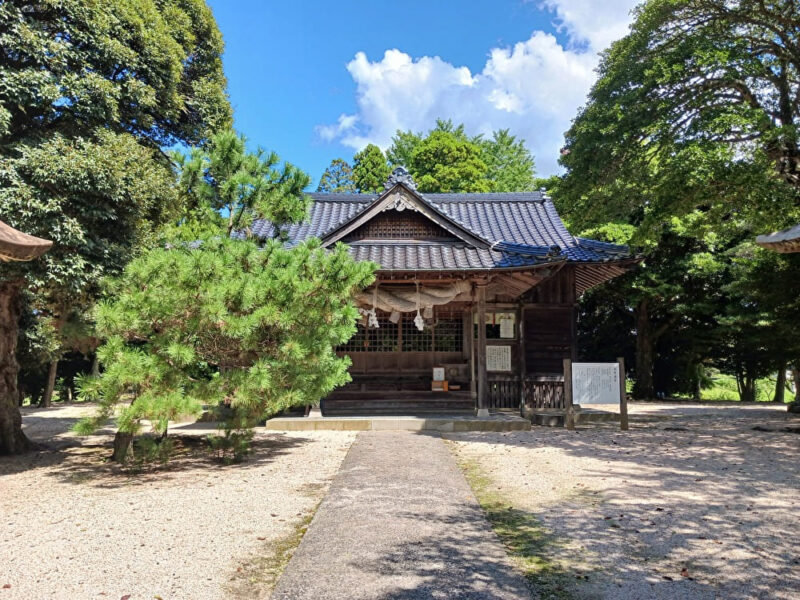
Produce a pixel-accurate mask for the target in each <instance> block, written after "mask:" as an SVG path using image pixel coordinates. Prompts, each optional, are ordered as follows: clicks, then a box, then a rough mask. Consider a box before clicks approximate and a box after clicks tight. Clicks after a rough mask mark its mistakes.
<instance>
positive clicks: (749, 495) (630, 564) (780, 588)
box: [446, 405, 800, 600]
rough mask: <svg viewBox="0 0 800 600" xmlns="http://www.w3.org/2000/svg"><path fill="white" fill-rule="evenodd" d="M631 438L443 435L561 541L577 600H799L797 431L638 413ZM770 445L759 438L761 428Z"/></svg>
mask: <svg viewBox="0 0 800 600" xmlns="http://www.w3.org/2000/svg"><path fill="white" fill-rule="evenodd" d="M631 412H632V414H635V415H637V417H638V418H645V417H646V415H648V414H651V415H660V416H662V417H663V416H665V415H667V416H669V417H670V418H669V419H668V420H656V421H652V422H650V423H647V422H639V420H638V418H637V421H634V422H633V424H632V428H631V431H629V432H627V433H625V432H620V431H619V430H618V429H617V428H614V427H613V426H598V425H592V426H587V427H583V428H581V429H579V430H578V431H576V432H568V431H566V430H563V429H547V428H535V429H534V430H533V431H530V432H512V433H463V434H447V435H446V437H447V438H448V439H450V440H452V441H453V444H452V446H453V450H454V452H456V453H457V454H458V455H459V458H460V459H462V460H466V461H469V462H472V463H474V464H477V465H478V466H479V467H480V469H481V470H482V471H483V472H484V473H485V474H486V475H488V476H489V477H490V480H491V481H492V482H493V483H494V484H495V485H496V486H497V491H498V493H500V494H502V495H503V497H504V498H506V499H508V501H509V504H513V505H514V507H515V508H516V509H520V510H525V511H530V512H531V513H532V514H534V515H536V517H537V518H538V519H539V520H540V522H541V523H542V524H543V526H544V527H545V528H546V530H549V531H550V532H551V533H552V534H553V537H552V540H551V543H550V544H549V546H548V550H547V555H548V558H549V559H551V560H552V561H553V562H554V564H556V565H558V568H557V569H556V570H557V571H560V576H561V579H562V580H563V582H564V587H565V592H566V593H567V597H570V598H587V599H588V598H602V599H632V600H633V599H637V600H639V599H644V598H647V599H655V600H661V599H673V598H674V599H678V598H681V599H706V598H708V599H709V600H710V599H715V598H716V599H721V598H725V599H726V600H736V599H745V598H747V599H751V598H764V599H770V600H796V599H797V598H798V597H799V596H798V594H800V547H798V545H797V499H798V497H799V494H800V460H798V457H799V456H800V435H797V434H796V433H785V432H782V431H781V429H783V428H784V427H787V426H797V425H800V422H798V419H797V418H796V417H791V416H790V415H788V414H787V413H786V412H785V408H784V407H764V408H752V407H750V408H746V409H744V410H743V409H742V408H738V407H730V406H723V407H714V406H698V405H696V406H685V405H683V406H674V405H673V406H667V405H661V406H655V405H643V406H635V407H633V408H632V411H631ZM754 426H759V427H766V428H768V429H773V430H774V431H754V430H753V427H754Z"/></svg>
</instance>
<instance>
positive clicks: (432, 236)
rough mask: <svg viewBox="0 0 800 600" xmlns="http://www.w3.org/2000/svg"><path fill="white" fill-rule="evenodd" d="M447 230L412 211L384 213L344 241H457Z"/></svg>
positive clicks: (346, 237)
mask: <svg viewBox="0 0 800 600" xmlns="http://www.w3.org/2000/svg"><path fill="white" fill-rule="evenodd" d="M455 239H456V238H455V237H454V236H453V235H452V234H451V233H449V232H448V231H447V230H445V229H444V228H442V227H441V226H439V225H437V224H436V223H434V222H433V221H430V220H429V219H428V218H427V217H425V216H423V215H421V214H419V213H417V212H414V211H411V210H404V211H403V212H398V211H396V210H390V211H387V212H383V213H381V214H379V215H377V216H376V217H374V218H373V219H371V220H370V221H368V222H366V223H364V224H363V225H362V226H361V227H359V228H358V229H356V230H355V231H353V232H352V233H350V234H349V235H347V236H345V237H344V239H343V241H345V242H355V241H358V240H455Z"/></svg>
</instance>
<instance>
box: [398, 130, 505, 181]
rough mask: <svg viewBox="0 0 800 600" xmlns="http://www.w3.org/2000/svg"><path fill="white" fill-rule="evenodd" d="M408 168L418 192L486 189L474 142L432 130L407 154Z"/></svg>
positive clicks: (484, 164)
mask: <svg viewBox="0 0 800 600" xmlns="http://www.w3.org/2000/svg"><path fill="white" fill-rule="evenodd" d="M409 170H410V172H411V174H412V176H413V177H414V180H415V181H416V183H417V188H418V189H419V190H420V191H421V192H433V193H435V192H488V191H489V190H490V189H491V188H490V185H489V182H488V181H487V179H486V172H487V167H486V163H485V162H483V160H482V158H481V149H480V146H478V145H477V144H475V143H473V142H470V141H468V140H464V139H460V138H459V137H458V136H457V135H456V134H454V133H450V132H446V131H433V132H431V134H430V135H429V136H428V137H426V138H425V139H424V140H422V142H420V143H419V145H418V146H417V147H416V148H414V151H413V152H412V154H411V164H410V165H409Z"/></svg>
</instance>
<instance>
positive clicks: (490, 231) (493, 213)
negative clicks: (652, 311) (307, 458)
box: [253, 192, 630, 270]
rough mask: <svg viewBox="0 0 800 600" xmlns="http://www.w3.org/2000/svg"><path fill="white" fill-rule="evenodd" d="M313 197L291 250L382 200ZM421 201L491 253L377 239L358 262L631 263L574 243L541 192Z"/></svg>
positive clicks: (355, 247)
mask: <svg viewBox="0 0 800 600" xmlns="http://www.w3.org/2000/svg"><path fill="white" fill-rule="evenodd" d="M310 196H311V197H312V199H313V200H314V202H313V204H312V207H311V211H310V214H309V217H308V219H306V221H305V222H303V223H301V224H299V225H292V226H291V227H289V230H288V239H289V243H290V244H296V243H297V242H299V241H301V240H303V239H306V238H308V237H320V238H323V237H325V235H326V234H328V233H330V232H332V231H333V230H335V229H337V228H339V227H340V226H342V225H343V224H345V223H347V222H348V221H350V220H351V219H353V218H354V217H356V216H357V215H358V214H360V213H361V212H362V211H363V210H364V209H366V208H367V207H368V206H370V205H371V204H372V203H373V201H374V200H375V199H376V198H377V197H378V196H377V195H371V194H321V193H312V194H310ZM421 196H422V198H423V199H424V201H425V202H427V203H428V204H429V205H430V206H432V207H433V208H435V209H436V210H437V211H439V212H440V213H442V214H443V215H445V217H447V218H449V219H450V220H451V221H453V222H455V223H456V224H458V225H460V226H461V227H462V228H463V229H466V230H467V231H469V232H471V233H472V234H473V235H474V236H476V237H478V238H481V239H482V240H486V241H487V242H488V243H489V244H491V248H489V249H486V248H476V247H473V246H470V245H469V244H453V243H452V242H438V243H437V242H424V243H420V242H416V243H415V242H408V241H406V240H397V241H391V240H379V241H362V242H357V243H353V244H352V245H351V253H352V254H353V256H354V257H355V258H357V259H359V260H373V261H375V262H377V263H379V264H380V265H381V267H382V268H383V269H385V270H402V269H408V270H420V269H445V270H454V269H458V270H460V269H464V270H475V269H480V270H483V269H497V268H511V267H530V266H535V265H536V264H540V263H543V262H552V261H559V260H567V261H569V262H578V263H594V262H608V261H616V260H620V259H625V258H630V254H629V253H628V249H627V248H626V247H625V246H617V245H614V244H606V243H604V242H598V241H596V240H588V239H583V238H576V237H574V236H573V235H572V234H570V233H569V232H568V231H567V229H566V227H564V223H563V222H562V221H561V217H559V216H558V213H557V211H556V208H555V206H554V205H553V202H552V200H550V198H549V197H547V196H546V195H544V194H542V193H541V192H520V193H491V194H422V195H421ZM253 233H254V234H256V235H257V236H260V237H271V236H272V225H271V224H269V223H267V222H265V221H257V222H256V223H255V224H254V226H253ZM556 247H557V248H556Z"/></svg>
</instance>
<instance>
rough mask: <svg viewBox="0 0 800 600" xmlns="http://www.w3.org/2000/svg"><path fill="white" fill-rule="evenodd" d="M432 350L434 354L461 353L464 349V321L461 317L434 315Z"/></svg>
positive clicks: (456, 315)
mask: <svg viewBox="0 0 800 600" xmlns="http://www.w3.org/2000/svg"><path fill="white" fill-rule="evenodd" d="M433 349H434V351H435V352H461V351H462V350H463V349H464V320H463V319H462V318H461V315H459V314H452V315H451V314H443V315H441V316H440V315H438V314H437V315H436V322H435V324H434V326H433Z"/></svg>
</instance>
